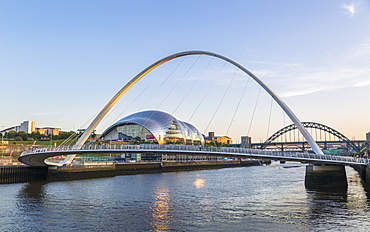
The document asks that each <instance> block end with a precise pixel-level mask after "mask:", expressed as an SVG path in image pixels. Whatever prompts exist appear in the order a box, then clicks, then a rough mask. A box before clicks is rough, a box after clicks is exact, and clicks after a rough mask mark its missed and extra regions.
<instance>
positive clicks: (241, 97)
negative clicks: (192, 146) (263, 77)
mask: <svg viewBox="0 0 370 232" xmlns="http://www.w3.org/2000/svg"><path fill="white" fill-rule="evenodd" d="M250 79H251V78H248V79H247V82H246V83H245V86H244V89H243V92H242V95H241V96H240V98H239V102H238V104H237V106H236V109H235V112H234V115H233V117H232V119H231V121H230V124H229V128H227V131H226V135H227V134H229V131H230V128H231V125H232V123H233V122H234V119H235V116H236V113H237V112H238V110H239V107H240V104H241V102H242V99H243V97H244V94H245V90H246V89H247V87H248V83H249V80H250Z"/></svg>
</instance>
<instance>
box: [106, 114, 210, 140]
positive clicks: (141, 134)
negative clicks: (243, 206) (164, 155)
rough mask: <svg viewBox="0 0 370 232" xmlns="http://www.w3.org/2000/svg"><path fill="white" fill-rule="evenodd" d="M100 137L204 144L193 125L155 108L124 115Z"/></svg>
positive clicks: (201, 136)
mask: <svg viewBox="0 0 370 232" xmlns="http://www.w3.org/2000/svg"><path fill="white" fill-rule="evenodd" d="M100 138H101V139H103V140H110V141H111V140H119V141H122V142H138V143H156V144H183V145H203V144H204V138H203V135H202V134H201V133H200V132H199V131H198V130H197V129H196V128H195V127H194V126H193V125H191V124H190V123H187V122H183V121H180V120H178V119H176V118H175V117H174V116H172V115H170V114H168V113H165V112H162V111H157V110H148V111H141V112H137V113H134V114H131V115H129V116H126V117H124V118H122V119H121V120H119V121H118V122H116V123H114V124H113V125H111V126H110V127H108V128H107V129H106V130H105V131H104V132H103V133H102V134H101V136H100Z"/></svg>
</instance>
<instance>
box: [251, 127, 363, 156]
mask: <svg viewBox="0 0 370 232" xmlns="http://www.w3.org/2000/svg"><path fill="white" fill-rule="evenodd" d="M302 125H303V126H304V127H305V128H306V129H311V135H313V136H315V134H316V136H315V137H316V143H317V144H318V145H319V146H320V147H321V148H322V149H324V150H326V149H328V147H329V146H341V147H342V148H344V147H345V148H346V149H348V151H351V152H352V153H356V152H360V151H361V150H362V149H363V148H364V147H365V140H350V139H349V138H348V137H346V136H345V135H343V134H342V133H340V132H339V131H337V130H335V129H333V128H331V127H329V126H327V125H324V124H321V123H317V122H302ZM294 131H297V127H296V125H295V124H290V125H288V126H285V127H283V128H281V129H280V130H278V131H276V132H275V133H273V134H272V135H271V136H270V137H269V138H268V139H267V140H266V141H265V142H262V143H252V144H251V146H252V148H256V149H280V150H288V149H296V150H300V151H305V150H307V148H309V145H308V144H307V142H306V141H304V140H300V137H299V136H296V133H294ZM292 132H293V133H292ZM318 133H319V135H317V134H318ZM322 133H324V135H322ZM292 134H293V135H292Z"/></svg>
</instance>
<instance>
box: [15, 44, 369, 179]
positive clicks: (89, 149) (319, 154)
mask: <svg viewBox="0 0 370 232" xmlns="http://www.w3.org/2000/svg"><path fill="white" fill-rule="evenodd" d="M194 55H198V56H210V57H212V59H213V58H218V59H221V60H223V61H224V62H225V63H229V64H231V65H233V66H235V67H236V68H237V69H238V70H241V71H242V72H244V73H245V74H247V75H248V76H249V77H250V78H251V79H253V80H254V81H255V82H256V83H257V84H258V85H259V86H260V89H264V90H265V91H266V92H267V93H268V94H269V95H270V96H271V98H272V99H273V100H274V101H275V102H276V103H277V105H278V106H279V107H280V108H281V109H282V110H283V111H284V113H285V114H286V116H288V117H289V119H290V120H291V121H292V122H293V124H292V125H291V126H288V127H287V128H284V129H283V130H281V131H279V132H277V133H276V134H275V135H273V137H270V138H269V140H268V141H270V142H271V141H272V140H274V139H275V138H276V137H279V136H280V135H281V134H283V133H285V132H286V131H289V130H292V129H296V130H298V131H299V133H300V135H301V136H302V138H304V139H305V141H306V142H307V143H308V145H309V146H310V147H311V149H312V151H313V152H314V153H313V154H312V153H306V152H301V153H298V152H284V151H280V152H279V151H271V150H261V149H246V148H233V147H231V148H229V147H197V146H192V145H152V144H142V145H113V146H112V145H102V146H99V145H94V144H92V145H85V142H86V141H87V139H88V137H89V136H90V135H91V133H92V132H93V131H94V130H95V128H96V127H97V126H98V124H99V123H100V122H101V121H102V120H103V119H104V117H105V116H106V115H107V113H108V112H109V111H110V110H111V109H112V107H113V106H114V105H115V104H116V103H117V102H118V101H119V99H120V98H121V97H122V96H123V95H124V94H125V93H126V92H127V91H128V90H129V89H130V88H131V87H132V86H134V85H135V84H136V83H137V82H138V81H139V80H141V79H142V78H143V77H144V76H146V75H147V74H148V73H149V72H151V71H152V70H154V69H155V68H157V67H159V66H161V65H162V64H164V63H166V62H168V61H171V60H174V59H177V58H179V57H186V56H194ZM315 126H317V125H315ZM248 133H249V132H248ZM332 133H335V132H332ZM336 136H340V135H339V134H336ZM261 148H265V147H264V145H261ZM97 153H99V154H102V153H121V154H122V153H147V154H185V155H186V154H188V155H201V156H211V155H212V156H221V157H236V158H255V159H270V160H285V161H300V162H309V163H311V164H314V165H312V167H313V168H311V169H312V170H313V171H315V170H319V171H323V170H327V171H335V170H338V171H339V172H341V171H340V170H343V171H344V166H343V165H355V166H366V165H368V160H367V159H364V158H355V157H343V156H333V155H325V154H324V153H323V151H322V150H321V148H320V147H319V146H318V144H317V143H316V142H315V140H314V139H313V137H312V136H311V134H310V133H309V132H308V131H307V130H306V128H305V126H304V125H303V124H302V123H301V122H300V120H299V119H298V118H297V116H296V115H295V114H294V113H293V111H292V110H291V109H290V108H289V107H288V105H286V104H285V102H284V101H283V100H282V99H281V98H280V97H279V96H278V95H277V94H276V93H275V92H274V91H273V90H272V89H271V88H270V87H268V86H267V85H266V84H265V83H264V82H263V81H262V80H261V79H260V78H258V77H257V76H256V75H254V74H253V73H252V72H251V71H249V70H248V69H247V68H245V67H244V66H243V65H241V64H240V63H238V62H236V61H234V60H232V59H230V58H228V57H226V56H223V55H220V54H217V53H213V52H207V51H186V52H179V53H175V54H173V55H170V56H167V57H165V58H163V59H160V60H158V61H157V62H155V63H153V64H151V65H149V66H148V67H147V68H145V69H144V70H143V71H141V72H140V73H139V74H137V75H136V76H135V77H134V78H132V79H131V80H130V81H129V82H128V83H127V84H126V85H125V86H124V87H123V88H122V89H121V90H120V91H119V92H118V93H117V94H116V95H115V96H114V97H113V98H112V99H111V100H110V101H109V102H108V103H107V104H106V105H105V106H104V107H103V109H102V110H101V111H100V113H98V114H97V116H96V117H95V118H94V119H93V120H92V122H91V124H90V125H89V126H88V127H87V128H86V130H85V131H84V133H83V134H82V135H81V137H80V138H79V139H78V141H77V142H76V143H75V144H74V145H73V146H59V147H48V148H41V149H35V148H33V149H30V150H27V151H25V152H23V153H22V154H21V156H20V158H19V160H20V161H21V162H23V163H25V164H28V165H30V166H48V165H56V166H58V165H67V164H71V163H72V161H73V159H74V157H75V156H76V154H97ZM60 155H67V157H66V159H65V160H64V161H62V162H60V163H59V164H55V163H52V162H50V161H48V160H47V158H49V157H53V156H60ZM333 165H334V166H336V167H340V168H339V169H338V168H334V167H333ZM315 166H320V167H316V168H315ZM324 166H329V167H327V168H325V167H324ZM330 166H332V167H330ZM312 170H311V171H312ZM344 175H345V174H344ZM316 176H317V175H316ZM306 177H307V176H306ZM315 178H316V177H313V179H315ZM330 178H331V177H330ZM330 178H329V179H330ZM306 180H307V178H306ZM317 180H320V179H317V178H316V179H315V180H314V181H317ZM311 181H312V178H311Z"/></svg>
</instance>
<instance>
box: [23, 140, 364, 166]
mask: <svg viewBox="0 0 370 232" xmlns="http://www.w3.org/2000/svg"><path fill="white" fill-rule="evenodd" d="M74 150H76V151H77V150H112V151H121V152H124V150H138V152H140V151H139V150H164V151H194V152H196V153H198V152H200V153H204V152H212V153H218V154H224V155H225V156H227V155H230V156H232V154H250V155H254V156H261V158H264V157H265V158H273V157H284V158H299V159H310V160H328V161H340V162H345V163H363V164H367V163H368V159H364V158H356V157H347V156H334V155H318V154H312V153H293V152H281V151H271V150H261V149H247V148H236V147H208V146H206V147H204V146H192V145H159V144H140V145H123V144H90V145H84V146H82V147H81V148H77V147H75V146H70V145H66V146H57V147H54V146H49V147H44V148H31V149H29V150H26V151H24V152H23V153H22V156H23V155H27V154H31V153H44V152H53V151H74Z"/></svg>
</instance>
